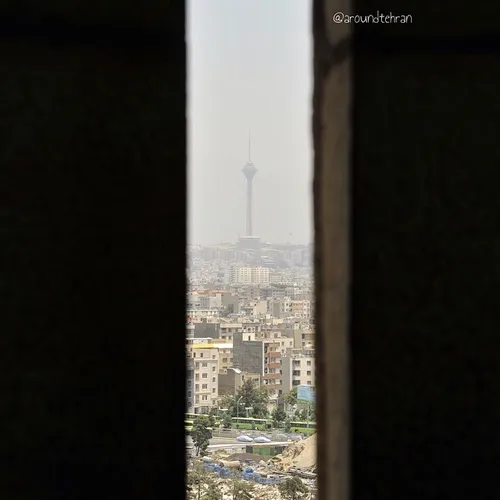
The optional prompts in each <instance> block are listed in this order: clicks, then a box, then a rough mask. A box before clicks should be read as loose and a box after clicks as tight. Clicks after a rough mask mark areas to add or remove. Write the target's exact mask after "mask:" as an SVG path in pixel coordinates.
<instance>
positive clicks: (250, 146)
mask: <svg viewBox="0 0 500 500" xmlns="http://www.w3.org/2000/svg"><path fill="white" fill-rule="evenodd" d="M248 161H249V162H251V161H252V134H251V130H250V129H248Z"/></svg>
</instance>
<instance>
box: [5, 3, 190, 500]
mask: <svg viewBox="0 0 500 500" xmlns="http://www.w3.org/2000/svg"><path fill="white" fill-rule="evenodd" d="M63 4H64V5H63ZM153 4H154V5H153ZM71 5H72V6H71V7H69V4H66V3H64V2H49V3H48V4H47V3H44V4H43V6H42V5H41V4H40V5H38V3H37V5H36V6H35V4H34V3H33V5H32V6H29V5H25V6H24V8H23V9H20V8H19V7H17V6H15V5H14V4H13V5H12V6H11V7H10V8H7V7H5V5H4V4H0V57H1V60H2V64H1V65H0V114H1V116H2V119H1V120H0V143H1V147H0V186H1V188H0V189H1V197H0V213H1V232H2V250H1V254H2V270H1V279H0V283H1V284H0V286H1V315H0V317H1V319H0V325H1V326H0V338H1V341H2V347H1V349H0V353H1V354H0V360H1V365H0V366H1V373H2V377H1V380H2V382H1V383H2V390H1V391H0V392H1V394H2V396H1V398H0V399H1V403H0V408H1V410H0V422H1V426H0V435H1V441H2V445H1V447H0V449H1V453H0V456H1V457H2V458H3V459H2V469H3V471H2V473H0V477H1V480H0V495H1V496H2V498H11V499H17V498H37V499H40V498H53V499H56V498H64V499H69V498H72V499H73V498H74V499H77V498H141V499H144V498H148V499H149V498H151V499H152V498H172V496H173V495H174V491H175V487H176V485H175V481H174V480H172V479H170V480H169V477H175V478H176V479H177V481H178V482H179V483H178V484H177V486H180V488H181V489H180V490H179V492H180V494H181V495H183V488H182V485H180V482H181V481H182V477H183V470H184V457H183V454H182V450H183V449H184V443H183V433H179V432H178V431H174V430H173V429H180V428H182V426H183V412H184V408H183V404H179V405H178V407H175V405H172V401H179V402H181V401H182V402H183V401H184V387H183V384H182V383H181V384H179V380H182V379H179V377H178V374H179V372H180V373H183V369H184V356H182V355H172V353H173V352H175V353H178V354H181V353H182V352H183V349H184V339H183V334H184V331H185V305H184V299H185V277H184V269H185V217H186V211H185V197H186V193H185V186H186V184H185V166H186V153H185V148H186V138H185V130H186V119H185V104H186V100H185V46H184V6H183V2H166V3H165V5H162V6H159V5H157V3H155V2H153V3H151V2H150V5H149V6H148V2H146V4H144V2H143V3H141V4H140V5H139V4H137V5H132V4H127V3H126V2H125V3H123V2H106V4H105V6H104V4H103V5H99V6H97V3H96V5H95V6H92V5H91V4H89V3H88V2H86V3H85V5H83V4H81V5H79V7H75V6H74V5H73V4H71ZM172 329H173V330H177V331H178V332H179V335H169V334H168V333H169V331H171V330H172ZM172 360H174V361H172ZM171 380H175V381H176V383H175V384H171V383H169V381H171ZM175 449H177V450H178V451H179V453H177V454H175V453H174V460H172V450H175ZM167 462H168V463H169V465H168V467H167ZM168 468H170V470H168ZM176 498H178V496H176Z"/></svg>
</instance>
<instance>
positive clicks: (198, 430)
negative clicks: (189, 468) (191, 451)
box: [191, 415, 211, 455]
mask: <svg viewBox="0 0 500 500" xmlns="http://www.w3.org/2000/svg"><path fill="white" fill-rule="evenodd" d="M209 426H210V419H209V418H208V417H207V416H206V415H200V416H199V417H198V418H197V419H196V420H195V421H194V424H193V430H192V431H191V437H192V438H193V445H194V448H195V453H196V455H200V454H201V455H203V454H205V452H206V451H207V448H208V445H209V444H210V437H211V432H210V430H209V429H208V427H209Z"/></svg>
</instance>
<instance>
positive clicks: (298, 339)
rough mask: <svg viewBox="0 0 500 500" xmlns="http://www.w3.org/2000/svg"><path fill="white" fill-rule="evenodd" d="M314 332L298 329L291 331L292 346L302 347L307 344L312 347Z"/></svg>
mask: <svg viewBox="0 0 500 500" xmlns="http://www.w3.org/2000/svg"><path fill="white" fill-rule="evenodd" d="M314 339H315V334H314V331H313V330H309V329H300V330H294V332H293V347H294V348H295V349H302V348H304V347H307V346H312V347H314V345H315V340H314Z"/></svg>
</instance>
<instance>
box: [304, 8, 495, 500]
mask: <svg viewBox="0 0 500 500" xmlns="http://www.w3.org/2000/svg"><path fill="white" fill-rule="evenodd" d="M351 8H352V10H350V7H349V2H343V1H341V0H317V1H315V2H314V36H315V55H314V57H315V101H314V106H315V108H314V113H315V115H314V136H315V217H316V222H315V224H316V245H317V248H316V265H317V268H316V277H317V294H318V297H317V300H318V319H317V324H318V337H319V338H318V341H317V344H318V349H317V353H318V356H319V359H318V375H319V378H320V379H321V383H322V386H320V392H319V399H320V403H319V427H320V434H321V436H320V438H319V439H318V444H319V465H320V471H321V478H320V486H319V489H320V497H321V498H324V499H328V500H346V499H347V498H354V499H356V500H378V499H383V500H401V499H405V500H410V499H416V500H417V499H418V500H423V499H434V498H436V499H440V500H442V499H444V498H458V497H459V496H460V497H462V496H464V497H466V498H481V499H490V498H491V499H494V498H498V497H499V495H500V493H499V491H498V490H499V486H498V481H497V475H498V463H499V458H498V457H499V456H500V433H499V430H498V422H499V421H500V405H498V402H497V401H496V400H497V397H496V395H497V394H498V393H499V392H500V387H499V384H500V382H499V381H500V376H499V375H500V373H499V370H500V369H499V366H500V364H499V361H500V359H499V358H500V357H499V354H498V353H499V352H500V351H499V349H498V341H496V335H497V334H496V332H498V307H497V305H496V297H497V296H498V288H499V277H500V276H499V272H498V257H499V251H498V241H497V240H498V237H497V231H498V220H499V214H500V209H499V201H498V192H497V191H498V190H497V187H496V186H497V182H496V177H497V175H496V173H497V170H498V165H499V163H500V153H499V149H498V145H497V142H498V141H497V135H498V134H497V129H498V122H499V106H498V104H497V101H498V99H497V97H496V96H497V93H498V87H499V84H500V75H499V73H498V70H497V69H493V68H497V67H498V64H497V62H498V55H497V53H498V52H500V50H499V47H500V46H499V44H498V43H497V42H498V40H496V39H493V38H490V39H488V41H485V39H484V38H483V39H481V38H480V37H479V36H477V35H479V34H480V32H479V29H480V27H482V26H483V25H484V26H486V25H488V24H490V25H491V23H492V22H493V21H492V19H498V15H499V12H498V6H495V5H494V4H492V3H488V4H486V2H484V5H483V4H482V3H481V2H480V3H479V4H475V5H474V8H473V14H472V15H471V10H470V7H469V6H465V5H464V6H457V4H451V3H450V4H449V5H447V3H446V2H445V3H444V4H443V3H441V4H439V5H438V4H435V3H433V4H426V3H420V2H410V1H408V2H403V3H401V2H398V3H396V2H388V1H386V2H382V3H380V2H379V3H378V4H377V5H376V6H373V5H372V4H371V3H370V2H356V5H355V6H354V5H352V6H351ZM377 10H378V11H379V12H381V13H389V12H393V13H395V14H412V15H413V24H412V25H406V26H403V25H401V24H400V25H398V24H391V25H385V26H383V25H381V24H378V25H375V24H358V25H353V26H351V27H350V28H351V30H352V31H353V33H354V39H353V40H351V41H354V43H353V45H352V47H351V49H352V50H351V51H349V46H348V44H346V43H343V42H342V39H343V38H344V37H345V36H348V35H349V33H348V32H349V29H348V28H349V26H346V25H335V23H333V21H332V16H333V14H334V13H335V12H339V11H341V12H345V13H349V12H351V13H353V12H355V13H356V14H376V12H377ZM467 36H468V37H469V38H467ZM345 41H349V39H344V42H345ZM349 66H350V67H351V69H352V73H351V76H350V77H349V72H348V70H349ZM349 82H350V83H351V85H349ZM349 98H351V101H349ZM349 139H350V143H348V141H349ZM348 173H349V178H348V176H347V174H348ZM348 180H349V182H348ZM349 184H350V191H348V189H349ZM348 193H349V197H350V207H351V211H350V225H348V220H347V207H348V197H347V195H348ZM348 227H349V228H350V229H349V231H350V236H351V240H350V252H349V253H347V246H346V236H347V235H348ZM348 256H349V258H348ZM348 267H350V273H348V272H347V270H348ZM347 394H349V397H347ZM349 414H350V416H349ZM348 416H349V418H348ZM347 422H349V427H350V436H349V439H347V433H346V431H347V427H348V426H347ZM348 443H349V446H347V444H348ZM348 485H350V486H349V487H348ZM349 489H350V493H349V491H348V490H349Z"/></svg>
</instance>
